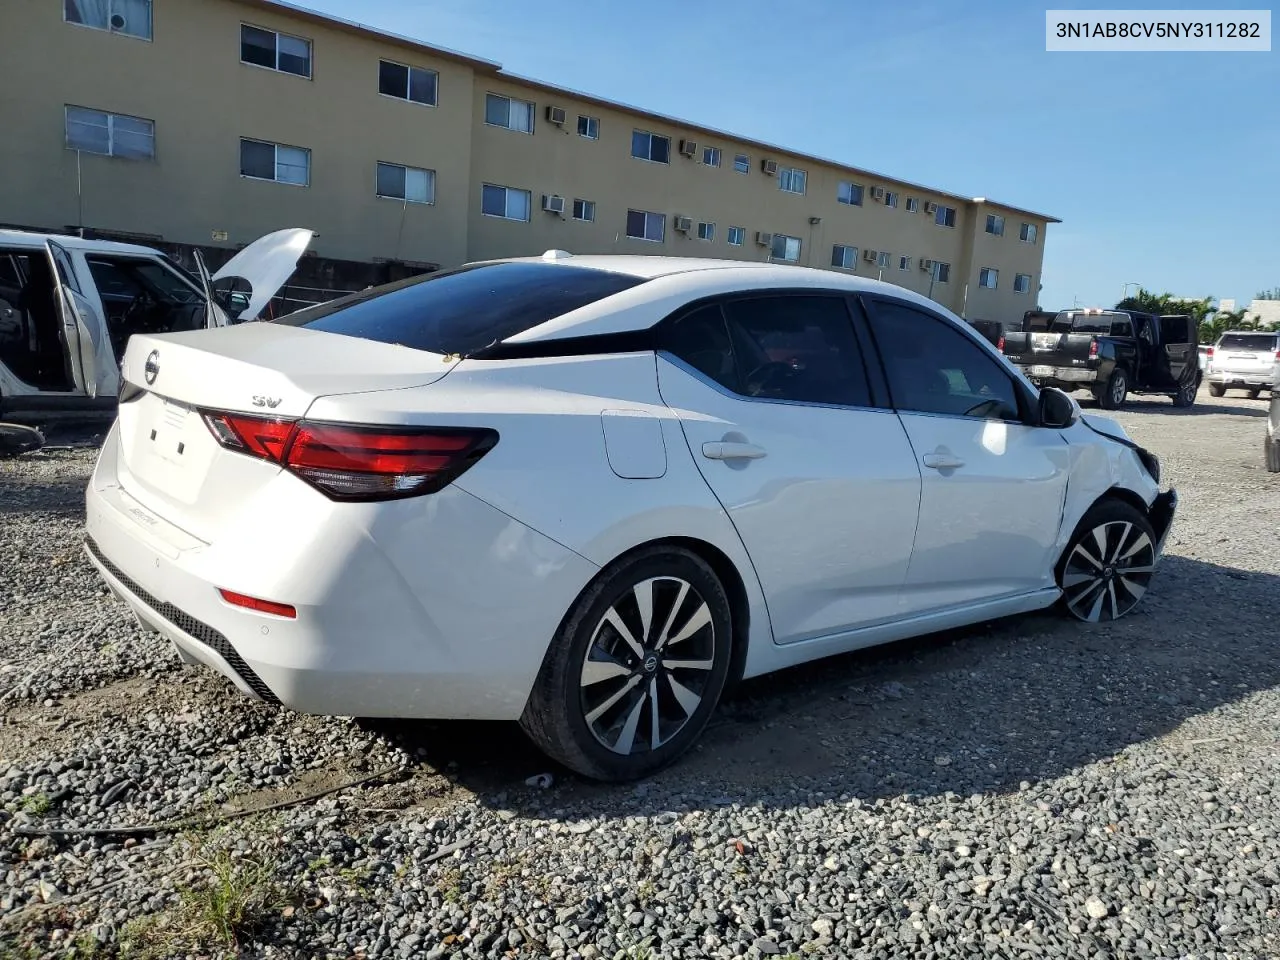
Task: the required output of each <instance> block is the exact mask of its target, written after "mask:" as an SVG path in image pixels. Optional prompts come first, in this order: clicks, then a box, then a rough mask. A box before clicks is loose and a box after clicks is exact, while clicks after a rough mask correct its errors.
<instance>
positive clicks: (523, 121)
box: [484, 93, 533, 133]
mask: <svg viewBox="0 0 1280 960" xmlns="http://www.w3.org/2000/svg"><path fill="white" fill-rule="evenodd" d="M484 122H485V123H487V124H488V125H489V126H491V127H506V128H507V129H508V130H514V131H516V133H533V104H532V103H530V102H529V101H528V100H514V99H512V98H511V97H500V96H498V95H497V94H496V93H490V94H486V95H485V98H484Z"/></svg>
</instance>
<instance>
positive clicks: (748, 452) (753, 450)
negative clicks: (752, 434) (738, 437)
mask: <svg viewBox="0 0 1280 960" xmlns="http://www.w3.org/2000/svg"><path fill="white" fill-rule="evenodd" d="M702 455H703V456H704V457H706V458H707V459H708V460H759V459H760V458H761V457H763V456H767V455H768V454H767V452H766V451H765V449H764V447H757V446H756V445H755V444H754V443H734V442H732V441H728V440H715V441H711V442H708V443H704V444H703V445H702Z"/></svg>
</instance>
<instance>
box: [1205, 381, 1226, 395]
mask: <svg viewBox="0 0 1280 960" xmlns="http://www.w3.org/2000/svg"><path fill="white" fill-rule="evenodd" d="M1226 392H1227V388H1226V387H1224V386H1223V385H1222V384H1220V383H1211V384H1209V396H1211V397H1221V396H1224V395H1226Z"/></svg>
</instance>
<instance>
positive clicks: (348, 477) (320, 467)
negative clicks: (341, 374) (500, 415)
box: [204, 411, 498, 500]
mask: <svg viewBox="0 0 1280 960" xmlns="http://www.w3.org/2000/svg"><path fill="white" fill-rule="evenodd" d="M204 419H205V423H207V424H208V425H209V429H210V431H212V433H213V435H214V437H215V438H216V439H217V440H218V442H219V443H220V444H221V445H222V446H224V447H226V448H227V449H229V450H238V451H240V452H241V453H246V454H249V455H250V456H255V457H260V458H262V459H264V460H271V461H273V462H275V463H279V464H280V465H281V466H283V467H284V468H285V469H286V470H289V471H290V472H291V473H294V474H296V475H297V476H299V477H301V478H302V479H304V480H306V481H307V482H308V483H310V484H311V485H312V486H314V487H316V488H317V489H319V490H320V491H321V492H322V493H324V494H325V495H326V496H328V497H330V498H332V499H334V500H392V499H396V498H399V497H412V496H416V495H418V494H423V493H433V492H434V491H436V490H439V489H441V488H442V487H444V486H447V485H448V484H449V483H451V482H452V481H453V480H454V479H456V478H457V477H458V476H460V475H461V474H462V473H464V472H465V471H466V470H467V469H468V468H469V467H470V466H471V465H472V464H474V463H475V462H476V461H477V460H479V459H480V458H481V457H482V456H484V455H485V453H487V452H488V451H489V450H490V449H492V447H493V445H494V444H495V443H497V442H498V434H497V432H496V431H494V430H488V429H483V428H471V427H366V426H357V425H353V424H339V423H312V422H309V421H307V420H300V421H296V422H295V421H288V420H272V419H266V418H261V417H250V416H244V415H242V414H229V413H220V412H213V411H206V412H205V413H204Z"/></svg>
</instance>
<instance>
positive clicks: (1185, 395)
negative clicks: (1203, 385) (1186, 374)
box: [1173, 379, 1200, 407]
mask: <svg viewBox="0 0 1280 960" xmlns="http://www.w3.org/2000/svg"><path fill="white" fill-rule="evenodd" d="M1199 391H1200V381H1199V379H1196V380H1192V381H1191V382H1190V383H1184V384H1183V385H1182V387H1181V388H1180V389H1179V390H1178V392H1177V393H1175V394H1174V395H1173V405H1174V406H1175V407H1190V406H1191V405H1192V404H1194V403H1195V402H1196V394H1197V393H1199Z"/></svg>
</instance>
